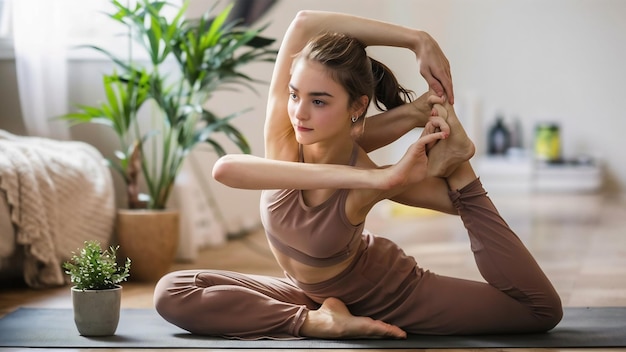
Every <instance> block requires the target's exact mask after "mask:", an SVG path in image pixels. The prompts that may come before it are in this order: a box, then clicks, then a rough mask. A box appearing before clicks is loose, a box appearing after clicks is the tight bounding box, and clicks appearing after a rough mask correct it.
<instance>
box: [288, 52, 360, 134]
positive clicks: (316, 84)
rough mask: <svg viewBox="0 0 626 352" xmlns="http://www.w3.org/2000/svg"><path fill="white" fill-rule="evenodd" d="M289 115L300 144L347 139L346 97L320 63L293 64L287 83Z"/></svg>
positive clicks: (303, 61) (349, 125)
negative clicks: (289, 79)
mask: <svg viewBox="0 0 626 352" xmlns="http://www.w3.org/2000/svg"><path fill="white" fill-rule="evenodd" d="M288 113H289V118H290V119H291V124H292V126H293V129H294V132H295V135H296V139H297V141H298V143H300V144H305V145H306V144H313V143H317V142H320V141H327V140H332V139H334V138H342V139H345V138H349V137H350V130H351V123H352V122H351V121H350V116H351V111H350V110H349V109H348V93H347V92H346V90H345V89H344V88H343V87H342V86H341V85H340V84H338V83H337V82H335V81H334V80H333V79H332V78H330V76H329V75H328V73H327V72H326V70H325V68H324V67H323V66H322V64H320V63H317V62H309V61H307V60H298V61H297V62H296V63H295V65H294V67H293V70H292V73H291V81H290V82H289V104H288Z"/></svg>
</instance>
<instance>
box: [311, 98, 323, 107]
mask: <svg viewBox="0 0 626 352" xmlns="http://www.w3.org/2000/svg"><path fill="white" fill-rule="evenodd" d="M313 105H320V106H321V105H324V102H323V101H321V100H317V99H315V100H313Z"/></svg>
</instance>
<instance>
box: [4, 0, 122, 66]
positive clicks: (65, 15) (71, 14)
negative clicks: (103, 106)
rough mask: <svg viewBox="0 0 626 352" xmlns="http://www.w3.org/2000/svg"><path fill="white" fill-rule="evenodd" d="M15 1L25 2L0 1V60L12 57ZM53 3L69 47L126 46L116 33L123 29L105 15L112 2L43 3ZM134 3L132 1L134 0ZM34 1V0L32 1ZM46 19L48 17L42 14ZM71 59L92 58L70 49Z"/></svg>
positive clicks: (63, 0)
mask: <svg viewBox="0 0 626 352" xmlns="http://www.w3.org/2000/svg"><path fill="white" fill-rule="evenodd" d="M17 1H24V0H0V59H1V58H5V59H6V58H13V57H14V53H13V21H14V18H13V16H14V12H13V10H17V9H13V8H12V7H13V6H15V5H12V4H14V3H17ZM45 1H49V2H52V1H54V5H52V6H54V9H55V10H58V11H59V13H58V14H57V15H59V16H62V21H64V22H65V27H66V28H65V30H66V31H67V37H66V38H65V39H66V40H65V42H66V43H67V45H68V46H69V47H70V48H72V47H75V46H77V45H83V44H92V45H98V46H103V47H107V48H111V49H113V50H115V48H116V47H120V46H125V44H124V45H120V37H119V34H120V33H122V32H123V30H124V29H123V26H120V24H119V23H117V22H115V21H113V20H112V19H110V18H109V17H108V16H107V15H106V14H105V12H111V9H112V6H113V5H112V4H111V0H89V1H85V0H56V1H55V0H45ZM133 1H134V0H133ZM31 2H33V1H31ZM42 15H43V16H47V15H48V14H42ZM68 55H69V56H70V57H76V56H78V57H83V56H85V55H88V57H92V56H94V53H93V52H89V51H87V50H71V49H70V51H69V52H68Z"/></svg>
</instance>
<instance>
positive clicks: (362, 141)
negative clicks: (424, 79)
mask: <svg viewBox="0 0 626 352" xmlns="http://www.w3.org/2000/svg"><path fill="white" fill-rule="evenodd" d="M428 94H433V93H432V92H428V93H425V94H424V95H422V96H420V97H419V98H417V99H416V100H415V101H413V102H411V103H407V104H404V105H400V106H398V107H396V108H394V109H391V110H389V111H385V112H382V113H380V114H377V115H372V116H370V117H368V118H367V119H366V123H365V128H364V129H363V134H362V135H361V136H359V137H358V138H357V142H358V143H359V146H361V148H363V150H365V151H366V152H368V153H369V152H371V151H374V150H376V149H379V148H382V147H384V146H386V145H388V144H391V143H392V142H394V141H396V140H398V138H400V137H402V136H404V135H405V134H407V133H408V132H409V131H411V130H413V129H415V128H418V127H424V126H426V124H427V123H428V121H429V118H430V110H431V106H430V104H429V103H428V101H427V99H428Z"/></svg>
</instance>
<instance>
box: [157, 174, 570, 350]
mask: <svg viewBox="0 0 626 352" xmlns="http://www.w3.org/2000/svg"><path fill="white" fill-rule="evenodd" d="M450 199H451V200H452V202H453V203H454V206H455V207H456V208H457V209H458V212H459V215H460V217H461V219H462V221H463V224H464V225H465V227H466V228H467V230H468V234H469V238H470V243H471V249H472V252H473V253H474V257H475V260H476V264H477V266H478V269H479V270H480V273H481V274H482V276H483V277H484V279H485V281H486V282H487V283H483V282H477V281H469V280H464V279H457V278H451V277H445V276H440V275H437V274H434V273H431V272H429V271H427V270H423V269H421V268H419V267H418V266H417V263H416V262H415V260H414V258H413V257H410V256H407V255H405V253H404V252H403V251H402V249H400V248H399V247H398V246H397V245H395V244H394V243H393V242H391V241H389V240H387V239H385V238H382V237H376V236H373V235H369V234H364V235H363V242H362V245H361V249H360V251H359V254H357V257H356V259H355V260H354V262H353V263H352V264H351V266H350V267H349V268H347V269H346V270H345V271H344V272H342V273H341V274H339V275H338V276H337V277H334V278H332V279H330V280H328V281H325V282H321V283H317V284H304V283H299V282H297V281H295V280H293V279H291V278H289V277H286V278H275V277H267V276H256V275H244V274H239V273H233V272H227V271H215V270H186V271H178V272H173V273H170V274H167V275H166V276H164V277H163V278H162V279H161V280H160V281H159V283H158V284H157V286H156V288H155V293H154V301H155V305H156V309H157V311H158V312H159V314H161V316H162V317H163V318H165V320H167V321H169V322H170V323H172V324H174V325H177V326H179V327H181V328H183V329H185V330H187V331H190V332H192V333H195V334H201V335H221V336H231V337H238V338H259V337H275V338H282V337H298V336H299V334H298V333H299V330H300V327H301V326H302V324H303V322H304V319H305V318H306V314H307V312H308V311H309V310H312V309H317V308H319V304H318V303H316V302H321V301H323V300H324V298H327V297H336V298H338V299H340V300H341V301H342V302H344V303H345V304H346V305H347V307H348V308H349V310H350V312H351V313H352V314H353V315H357V316H368V317H371V318H373V319H380V320H383V321H385V322H387V323H390V324H394V325H397V326H399V327H400V328H402V329H404V330H405V331H406V332H408V333H414V334H489V333H524V332H540V331H547V330H550V329H551V328H553V327H554V326H555V325H556V324H557V323H558V322H559V321H560V320H561V317H562V308H561V301H560V298H559V296H558V294H557V292H556V291H555V289H554V288H553V286H552V284H551V283H550V281H549V280H548V278H547V277H546V276H545V275H544V273H543V272H542V270H541V269H540V268H539V266H538V265H537V263H536V262H535V260H534V259H533V257H532V256H531V255H530V253H529V252H528V250H527V249H526V248H525V247H524V245H523V244H522V242H521V241H520V240H519V238H518V237H517V236H516V235H515V234H514V233H513V231H512V230H511V229H510V228H509V226H508V225H507V224H506V222H505V221H504V220H503V219H502V217H501V216H500V215H499V214H498V211H497V210H496V208H495V207H494V205H493V203H492V202H491V200H490V199H489V198H488V197H487V193H486V192H485V190H484V189H483V187H482V185H481V183H480V180H479V179H476V180H475V181H474V182H472V183H470V184H469V185H467V186H465V187H464V188H463V189H461V190H458V191H451V192H450Z"/></svg>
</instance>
